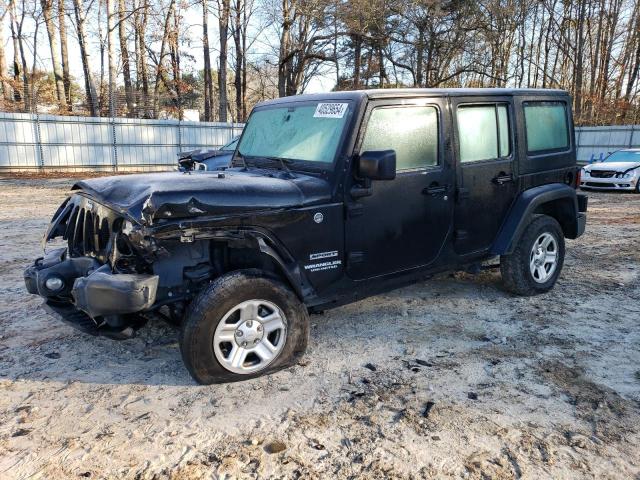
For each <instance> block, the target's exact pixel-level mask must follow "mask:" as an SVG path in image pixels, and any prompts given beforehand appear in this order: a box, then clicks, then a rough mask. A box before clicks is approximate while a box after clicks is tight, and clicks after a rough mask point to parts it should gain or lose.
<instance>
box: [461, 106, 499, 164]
mask: <svg viewBox="0 0 640 480" xmlns="http://www.w3.org/2000/svg"><path fill="white" fill-rule="evenodd" d="M457 118H458V136H459V138H460V161H461V162H463V163H464V162H478V161H482V160H491V159H496V158H502V157H507V156H509V154H510V153H511V149H510V142H509V116H508V113H507V106H506V105H503V104H497V105H461V106H460V107H458V114H457Z"/></svg>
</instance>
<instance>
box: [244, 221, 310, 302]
mask: <svg viewBox="0 0 640 480" xmlns="http://www.w3.org/2000/svg"><path fill="white" fill-rule="evenodd" d="M247 233H249V234H250V235H251V234H253V235H255V239H256V241H257V243H258V249H259V250H260V252H262V253H264V254H265V255H268V256H269V257H271V258H272V259H273V261H274V262H275V263H276V264H277V265H278V266H279V267H280V268H281V269H282V272H283V273H284V275H285V276H286V277H287V280H288V281H289V283H290V284H291V287H292V288H293V290H294V291H295V293H296V295H298V297H299V298H300V300H302V301H303V302H304V300H305V299H307V298H309V297H312V296H313V295H314V290H313V287H312V286H311V284H310V283H309V281H308V280H307V278H306V276H305V275H304V273H302V271H301V270H300V268H298V265H297V263H296V262H295V261H294V260H293V258H291V257H290V255H288V254H287V255H286V257H285V256H283V255H281V254H280V253H279V252H278V251H277V250H276V249H275V248H274V247H273V246H271V245H269V243H270V244H272V245H277V242H274V241H272V240H271V239H269V237H267V236H265V235H264V234H262V233H260V232H256V231H255V230H254V231H252V232H247ZM265 239H267V240H269V243H267V242H266V241H265Z"/></svg>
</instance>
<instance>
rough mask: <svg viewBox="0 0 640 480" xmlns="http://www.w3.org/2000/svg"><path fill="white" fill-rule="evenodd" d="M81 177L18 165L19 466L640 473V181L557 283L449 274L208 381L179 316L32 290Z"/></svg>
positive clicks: (329, 316) (32, 471)
mask: <svg viewBox="0 0 640 480" xmlns="http://www.w3.org/2000/svg"><path fill="white" fill-rule="evenodd" d="M69 185H70V181H69V180H65V179H61V180H56V179H39V180H37V179H36V180H33V179H32V180H28V179H19V180H7V179H4V180H0V255H1V259H2V263H1V264H0V293H1V295H0V478H3V479H12V478H56V479H57V478H76V477H90V478H132V479H133V478H135V479H138V478H140V479H147V478H180V479H182V478H186V479H191V478H194V479H195V478H228V477H231V478H252V477H253V478H300V477H302V478H320V477H322V478H382V477H387V478H390V477H392V478H425V477H427V478H430V477H436V478H442V477H462V478H519V477H522V478H541V477H554V478H585V477H597V478H625V479H628V478H636V479H638V478H640V364H639V361H640V196H635V195H627V194H595V193H592V194H591V199H590V209H589V212H590V214H589V222H588V227H587V228H588V230H587V233H586V234H585V235H584V236H583V237H582V238H581V239H579V240H578V241H570V242H568V254H567V260H566V265H565V269H564V271H563V274H562V276H561V278H560V281H559V282H558V285H557V287H556V288H555V290H553V291H552V292H551V293H549V294H546V295H543V296H539V297H535V298H516V297H512V296H510V295H508V294H506V293H505V292H503V290H501V287H500V278H499V274H498V273H497V272H494V271H491V272H485V273H482V274H480V275H476V276H472V275H467V274H455V275H443V276H439V277H437V278H435V279H433V280H431V281H429V282H425V283H421V284H417V285H414V286H411V287H409V288H404V289H401V290H397V291H394V292H391V293H389V294H386V295H381V296H378V297H374V298H371V299H368V300H365V301H361V302H359V303H356V304H353V305H349V306H346V307H342V308H339V309H336V310H333V311H330V312H327V313H326V314H325V315H322V316H313V317H312V324H313V329H312V336H311V344H310V348H309V351H308V354H307V356H306V357H305V358H304V360H303V361H302V362H301V364H300V365H298V366H296V367H294V368H291V369H289V370H286V371H283V372H280V373H278V374H275V375H273V376H271V377H267V378H261V379H257V380H252V381H248V382H243V383H237V384H232V385H218V386H211V387H201V386H197V385H195V384H194V383H193V381H192V380H191V379H190V377H189V375H188V373H187V371H186V370H185V368H184V367H183V365H182V362H181V360H180V353H179V348H178V344H177V333H176V331H175V330H174V329H172V328H171V327H169V326H168V325H165V324H162V323H158V324H153V325H147V326H146V327H145V328H143V329H142V330H141V331H140V332H139V335H138V336H137V337H136V338H134V339H132V340H127V341H125V342H114V341H112V340H108V339H105V338H93V337H89V336H84V335H82V334H80V333H76V332H75V331H74V330H73V329H71V328H69V327H67V326H65V325H63V324H61V323H60V322H59V321H57V320H56V319H55V318H53V317H51V316H49V315H48V314H46V313H44V312H43V311H42V310H41V309H39V304H40V301H39V299H38V298H37V297H32V296H29V295H27V293H26V292H25V290H24V287H23V283H22V270H23V267H24V266H26V265H27V264H28V263H29V262H30V261H31V260H32V259H33V258H34V257H36V256H38V255H39V254H40V238H41V235H42V233H43V231H44V229H45V226H46V224H47V223H48V221H49V218H50V216H51V215H52V213H53V212H54V210H55V208H56V207H57V205H58V204H59V203H60V201H61V200H62V199H63V197H64V194H65V190H66V189H67V188H68V187H69Z"/></svg>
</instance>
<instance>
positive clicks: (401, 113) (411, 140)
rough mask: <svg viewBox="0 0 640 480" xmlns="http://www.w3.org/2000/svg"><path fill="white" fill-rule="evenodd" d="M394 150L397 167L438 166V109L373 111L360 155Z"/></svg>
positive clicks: (417, 108) (391, 108)
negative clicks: (372, 151) (375, 151)
mask: <svg viewBox="0 0 640 480" xmlns="http://www.w3.org/2000/svg"><path fill="white" fill-rule="evenodd" d="M367 150H369V151H371V150H395V152H396V168H397V169H398V170H408V169H413V168H423V167H430V166H434V165H437V164H438V111H437V110H436V108H435V107H429V106H416V107H413V106H411V107H377V108H375V109H373V111H372V112H371V116H370V117H369V123H368V124H367V130H366V132H365V135H364V139H363V140H362V146H361V147H360V151H361V152H365V151H367Z"/></svg>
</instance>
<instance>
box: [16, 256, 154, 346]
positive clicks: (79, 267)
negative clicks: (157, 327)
mask: <svg viewBox="0 0 640 480" xmlns="http://www.w3.org/2000/svg"><path fill="white" fill-rule="evenodd" d="M52 278H57V279H60V280H61V281H62V286H59V287H58V288H57V290H51V289H50V288H49V286H50V284H48V282H47V280H49V279H52ZM24 280H25V285H26V287H27V291H28V292H29V293H31V294H35V295H40V296H41V297H43V298H44V299H45V307H46V308H47V310H48V311H50V312H52V313H55V314H56V315H58V316H59V317H61V318H62V319H63V320H64V321H65V322H67V323H69V324H71V325H72V326H74V327H75V328H77V329H79V330H81V331H83V332H85V333H90V334H92V335H100V334H104V335H106V336H110V337H112V338H128V337H130V336H131V334H132V333H133V330H132V327H133V326H134V325H135V323H136V321H135V320H131V321H130V320H129V319H128V318H127V315H128V314H132V313H140V312H144V311H145V310H148V309H150V308H151V307H152V306H153V304H154V303H155V300H156V292H157V289H158V280H159V277H158V276H157V275H144V274H120V273H113V272H111V269H110V268H109V266H108V265H100V264H99V263H98V261H97V260H96V259H94V258H92V257H73V258H67V255H66V249H65V248H62V249H58V250H54V251H52V252H50V253H49V254H47V255H46V256H45V257H44V258H40V259H38V260H36V261H35V262H34V264H33V265H32V266H30V267H28V268H27V269H26V270H25V272H24ZM58 285H60V283H59V282H58Z"/></svg>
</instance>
